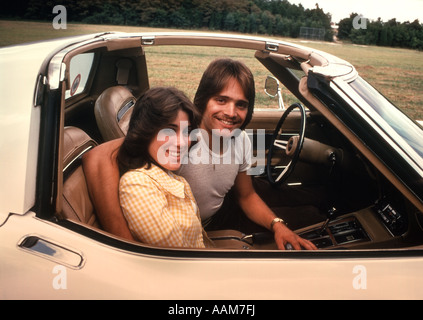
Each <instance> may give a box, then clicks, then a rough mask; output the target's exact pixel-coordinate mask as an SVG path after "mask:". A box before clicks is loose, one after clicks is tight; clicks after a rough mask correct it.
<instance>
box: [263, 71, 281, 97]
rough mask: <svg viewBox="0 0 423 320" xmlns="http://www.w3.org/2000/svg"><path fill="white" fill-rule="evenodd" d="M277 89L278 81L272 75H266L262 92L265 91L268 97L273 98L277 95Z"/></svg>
mask: <svg viewBox="0 0 423 320" xmlns="http://www.w3.org/2000/svg"><path fill="white" fill-rule="evenodd" d="M278 91H279V81H278V80H277V79H276V78H274V77H271V76H268V77H267V79H266V83H265V87H264V92H266V94H267V95H268V96H269V97H272V98H275V97H276V96H277V95H278Z"/></svg>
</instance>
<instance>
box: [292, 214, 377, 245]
mask: <svg viewBox="0 0 423 320" xmlns="http://www.w3.org/2000/svg"><path fill="white" fill-rule="evenodd" d="M299 235H300V236H301V237H303V238H304V239H307V240H310V241H311V242H313V243H314V245H315V246H316V247H317V248H318V249H326V248H330V247H339V246H343V245H346V244H350V243H355V242H364V241H369V240H370V238H369V236H368V235H367V233H366V232H365V230H364V229H363V227H362V226H361V224H360V222H359V221H358V220H357V219H356V218H355V217H348V218H342V219H338V220H334V221H332V222H331V223H329V224H328V225H327V227H326V228H325V229H324V230H322V228H321V227H317V228H315V229H312V230H308V231H306V232H304V233H300V234H299Z"/></svg>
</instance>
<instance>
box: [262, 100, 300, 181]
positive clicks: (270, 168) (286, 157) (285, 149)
mask: <svg viewBox="0 0 423 320" xmlns="http://www.w3.org/2000/svg"><path fill="white" fill-rule="evenodd" d="M295 109H299V111H300V125H299V131H298V132H296V131H294V132H293V130H289V131H286V132H284V129H283V124H284V123H285V120H286V119H287V117H288V116H289V114H290V113H291V112H292V111H293V110H295ZM305 128H306V111H305V109H304V107H303V106H302V105H301V104H300V103H294V104H293V105H291V106H290V107H289V108H288V109H286V111H285V112H284V114H283V115H282V117H281V119H280V120H279V122H278V125H277V126H276V129H275V131H274V133H273V136H272V140H271V141H270V147H269V152H268V154H267V179H268V180H269V182H270V183H271V184H272V185H274V186H279V185H281V184H282V183H284V182H285V181H286V179H288V177H289V175H290V174H291V173H292V172H293V171H294V167H295V165H296V164H297V162H298V158H299V156H300V152H301V149H302V147H303V143H304V133H305ZM276 157H279V159H280V160H281V161H278V160H277V159H276ZM276 161H277V164H274V162H276Z"/></svg>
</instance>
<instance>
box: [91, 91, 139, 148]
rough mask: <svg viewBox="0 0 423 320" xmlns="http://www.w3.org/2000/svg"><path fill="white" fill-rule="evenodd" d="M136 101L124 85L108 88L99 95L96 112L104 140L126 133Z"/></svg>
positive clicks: (122, 135) (119, 136)
mask: <svg viewBox="0 0 423 320" xmlns="http://www.w3.org/2000/svg"><path fill="white" fill-rule="evenodd" d="M135 102H136V99H135V97H134V96H133V95H132V93H131V92H130V91H129V90H128V89H127V88H126V87H124V86H115V87H111V88H108V89H106V90H105V91H104V92H103V93H102V94H101V95H100V96H99V97H98V99H97V101H96V104H95V108H94V112H95V118H96V121H97V125H98V128H99V130H100V132H101V135H102V137H103V139H104V141H110V140H113V139H118V138H122V137H124V136H125V135H126V132H127V131H128V126H129V120H130V119H131V114H132V108H133V106H134V104H135Z"/></svg>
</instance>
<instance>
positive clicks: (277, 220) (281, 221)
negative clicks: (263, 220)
mask: <svg viewBox="0 0 423 320" xmlns="http://www.w3.org/2000/svg"><path fill="white" fill-rule="evenodd" d="M278 222H280V223H283V224H284V225H287V224H286V223H285V221H283V219H281V218H275V219H273V221H272V223H271V224H270V230H272V231H273V226H274V225H275V224H276V223H278Z"/></svg>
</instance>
